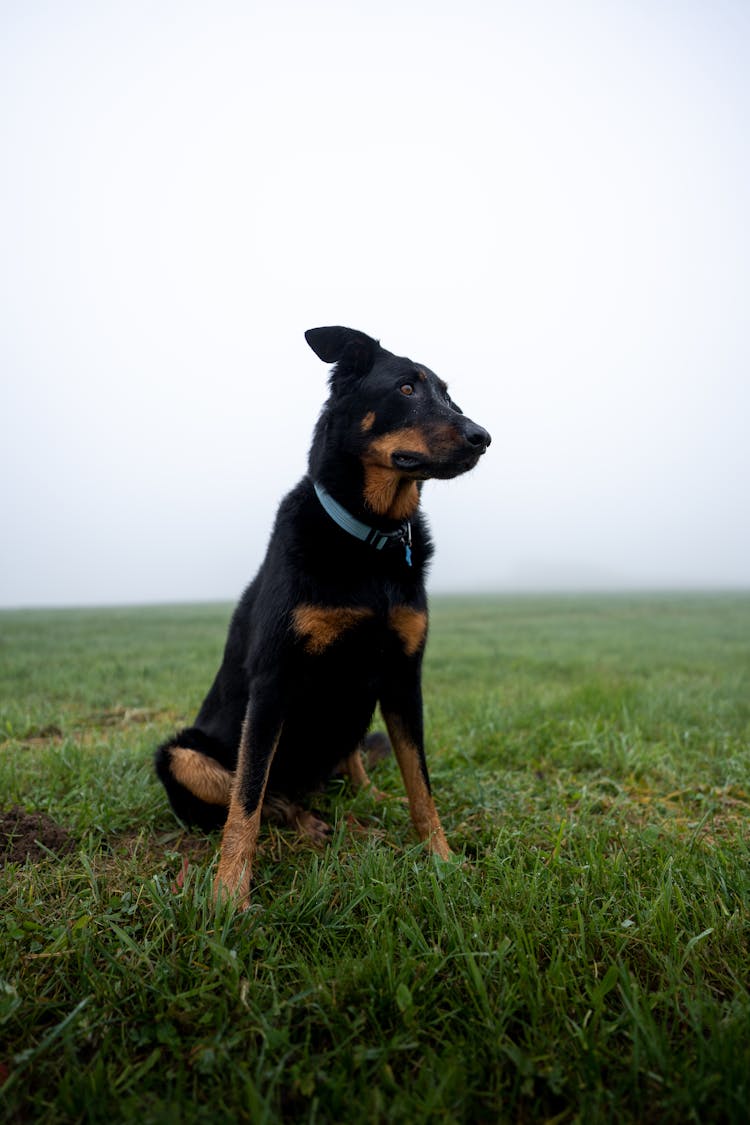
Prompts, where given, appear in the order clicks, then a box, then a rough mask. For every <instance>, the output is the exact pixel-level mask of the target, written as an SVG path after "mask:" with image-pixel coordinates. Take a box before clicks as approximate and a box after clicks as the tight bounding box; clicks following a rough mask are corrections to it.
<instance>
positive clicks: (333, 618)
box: [292, 605, 375, 656]
mask: <svg viewBox="0 0 750 1125" xmlns="http://www.w3.org/2000/svg"><path fill="white" fill-rule="evenodd" d="M374 616H375V614H374V611H373V610H371V609H368V608H367V607H362V608H359V607H350V608H347V607H334V606H319V605H299V606H297V608H296V609H295V610H294V613H293V614H292V621H293V624H294V630H295V632H296V633H299V635H300V636H301V637H304V638H305V650H306V651H307V652H309V653H310V654H311V655H313V656H317V655H319V654H320V653H321V652H325V650H326V649H327V648H328V646H329V645H332V644H333V642H334V641H336V640H338V638H339V637H340V636H341V635H342V634H343V633H345V632H347V630H348V629H353V628H355V626H357V625H359V624H360V622H362V621H365V620H367V618H369V617H374Z"/></svg>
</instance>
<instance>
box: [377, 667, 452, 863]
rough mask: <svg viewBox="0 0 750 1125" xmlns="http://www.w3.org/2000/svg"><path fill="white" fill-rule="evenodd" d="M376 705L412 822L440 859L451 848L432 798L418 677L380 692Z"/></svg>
mask: <svg viewBox="0 0 750 1125" xmlns="http://www.w3.org/2000/svg"><path fill="white" fill-rule="evenodd" d="M380 706H381V710H382V712H383V718H384V719H385V723H386V726H387V727H388V734H389V735H390V739H391V743H392V745H393V752H394V753H395V755H396V759H397V761H398V765H399V769H400V770H401V776H402V777H403V779H404V785H405V787H406V795H407V797H408V799H409V812H410V814H411V819H412V823H413V824H414V827H415V828H416V830H417V834H418V835H419V838H420V840H425V841H426V842H427V846H428V847H429V849H430V851H431V852H433V853H434V854H435V855H437V856H439V857H440V858H441V859H448V858H449V857H450V855H451V850H450V848H449V847H448V841H447V840H446V838H445V833H444V832H443V826H442V825H441V823H440V817H439V816H438V813H437V809H436V808H435V802H434V801H433V799H432V791H431V789H430V777H429V774H428V772H427V762H426V760H425V756H424V735H423V728H422V691H421V688H420V684H419V678H418V676H416V677H413V678H412V677H410V676H408V674H407V675H405V676H404V678H403V679H402V680H401V682H400V683H399V685H398V687H397V688H392V689H391V690H390V691H389V692H387V693H384V695H383V698H382V699H381V704H380Z"/></svg>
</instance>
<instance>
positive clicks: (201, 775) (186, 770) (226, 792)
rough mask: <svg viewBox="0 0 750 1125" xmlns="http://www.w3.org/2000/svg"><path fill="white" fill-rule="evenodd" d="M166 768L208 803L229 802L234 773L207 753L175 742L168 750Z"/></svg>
mask: <svg viewBox="0 0 750 1125" xmlns="http://www.w3.org/2000/svg"><path fill="white" fill-rule="evenodd" d="M169 769H170V771H171V773H172V776H173V777H174V779H175V781H179V783H180V785H184V786H185V788H186V789H188V790H189V791H190V792H191V793H192V794H193V796H194V797H198V798H199V800H201V801H205V802H206V804H208V805H223V806H224V807H226V806H227V805H228V804H229V798H230V795H231V792H232V782H233V781H234V774H233V773H231V771H230V770H227V769H224V766H222V765H220V764H219V762H217V761H215V760H214V759H213V758H209V757H208V755H207V754H201V753H200V751H199V750H189V749H188V748H187V747H186V746H175V747H173V749H172V750H171V751H170V754H169Z"/></svg>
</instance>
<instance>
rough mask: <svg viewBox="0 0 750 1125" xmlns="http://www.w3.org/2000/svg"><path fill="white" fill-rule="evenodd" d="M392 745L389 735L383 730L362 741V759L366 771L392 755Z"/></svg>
mask: <svg viewBox="0 0 750 1125" xmlns="http://www.w3.org/2000/svg"><path fill="white" fill-rule="evenodd" d="M391 751H392V748H391V743H390V739H389V738H388V735H387V734H384V733H383V731H382V730H374V731H371V732H370V734H368V735H366V736H365V738H364V739H363V741H362V758H363V760H364V764H365V769H368V770H369V769H372V767H373V766H374V765H377V763H378V762H382V761H383V759H384V758H387V757H388V755H389V754H390V753H391Z"/></svg>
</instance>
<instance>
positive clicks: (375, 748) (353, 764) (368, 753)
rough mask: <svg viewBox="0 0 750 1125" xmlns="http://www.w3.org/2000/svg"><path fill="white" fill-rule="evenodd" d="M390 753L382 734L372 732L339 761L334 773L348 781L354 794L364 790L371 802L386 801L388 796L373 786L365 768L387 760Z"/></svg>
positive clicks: (389, 745)
mask: <svg viewBox="0 0 750 1125" xmlns="http://www.w3.org/2000/svg"><path fill="white" fill-rule="evenodd" d="M390 753H391V744H390V742H389V741H388V739H387V737H386V736H385V735H384V734H383V732H382V731H372V733H371V734H368V735H367V736H366V737H365V738H364V740H363V741H362V744H361V746H360V747H359V748H358V749H357V750H355V751H354V752H353V753H352V754H350V755H349V756H348V757H347V758H343V759H342V760H341V762H340V763H339V766H338V769H337V771H336V772H337V773H338V774H339V775H343V776H345V777H347V778H348V779H349V783H350V785H351V787H352V789H354V790H355V792H359V791H360V790H362V789H366V790H367V792H368V793H369V794H370V796H371V797H372V798H373V800H375V801H384V800H387V798H388V794H387V793H384V792H383V790H382V789H378V787H377V786H376V785H373V782H372V778H371V777H370V776H369V774H368V772H367V767H369V768H370V769H371V768H372V766H373V764H375V763H377V762H380V761H382V760H383V759H384V758H387V757H388V755H389V754H390ZM399 799H401V798H399Z"/></svg>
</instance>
